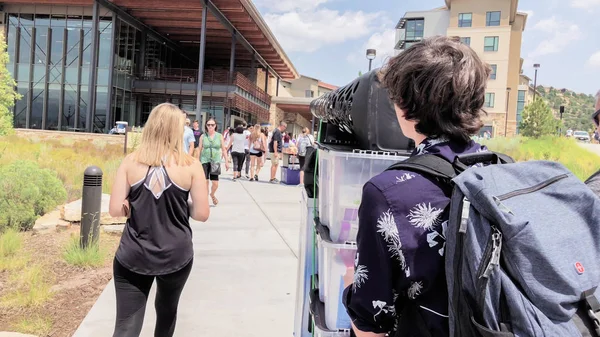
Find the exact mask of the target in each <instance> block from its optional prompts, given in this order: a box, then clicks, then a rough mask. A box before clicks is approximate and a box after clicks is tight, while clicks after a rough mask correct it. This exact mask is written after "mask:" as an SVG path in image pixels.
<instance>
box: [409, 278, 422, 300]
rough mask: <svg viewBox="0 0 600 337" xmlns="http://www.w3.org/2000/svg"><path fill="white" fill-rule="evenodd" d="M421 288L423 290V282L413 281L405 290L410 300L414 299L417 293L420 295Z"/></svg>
mask: <svg viewBox="0 0 600 337" xmlns="http://www.w3.org/2000/svg"><path fill="white" fill-rule="evenodd" d="M421 290H423V282H413V283H412V284H411V285H410V287H409V288H408V291H407V296H408V298H410V299H411V300H414V299H416V298H417V297H418V296H419V295H421Z"/></svg>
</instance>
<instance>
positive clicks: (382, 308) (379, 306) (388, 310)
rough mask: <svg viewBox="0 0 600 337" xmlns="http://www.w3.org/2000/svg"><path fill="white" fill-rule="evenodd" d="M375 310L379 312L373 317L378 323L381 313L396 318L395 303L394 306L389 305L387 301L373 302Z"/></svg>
mask: <svg viewBox="0 0 600 337" xmlns="http://www.w3.org/2000/svg"><path fill="white" fill-rule="evenodd" d="M373 309H376V310H378V311H377V313H376V314H375V315H374V316H373V319H374V320H375V321H377V316H379V315H380V314H381V313H384V314H390V315H392V316H396V307H394V304H393V303H392V305H388V304H387V302H385V301H373Z"/></svg>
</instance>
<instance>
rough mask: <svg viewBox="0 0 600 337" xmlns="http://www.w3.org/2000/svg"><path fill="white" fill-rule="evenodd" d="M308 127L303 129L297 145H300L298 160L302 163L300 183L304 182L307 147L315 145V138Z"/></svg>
mask: <svg viewBox="0 0 600 337" xmlns="http://www.w3.org/2000/svg"><path fill="white" fill-rule="evenodd" d="M309 132H310V131H309V130H308V128H303V129H302V134H301V135H300V136H298V139H297V140H296V146H297V147H298V162H299V164H300V185H303V184H304V163H305V162H306V149H307V148H308V147H310V146H313V144H314V143H315V140H314V139H313V137H312V135H311V134H310V133H309Z"/></svg>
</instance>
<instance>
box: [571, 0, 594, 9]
mask: <svg viewBox="0 0 600 337" xmlns="http://www.w3.org/2000/svg"><path fill="white" fill-rule="evenodd" d="M596 6H600V0H571V7H575V8H583V9H590V8H593V7H596Z"/></svg>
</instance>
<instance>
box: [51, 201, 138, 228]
mask: <svg viewBox="0 0 600 337" xmlns="http://www.w3.org/2000/svg"><path fill="white" fill-rule="evenodd" d="M109 202H110V195H109V194H102V206H101V207H100V212H101V214H100V225H118V224H124V223H125V222H126V221H127V218H113V217H111V216H110V214H109V213H108V204H109ZM61 218H62V219H63V220H65V221H69V222H81V199H79V200H76V201H73V202H71V203H69V204H66V205H64V206H63V207H62V208H61Z"/></svg>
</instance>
